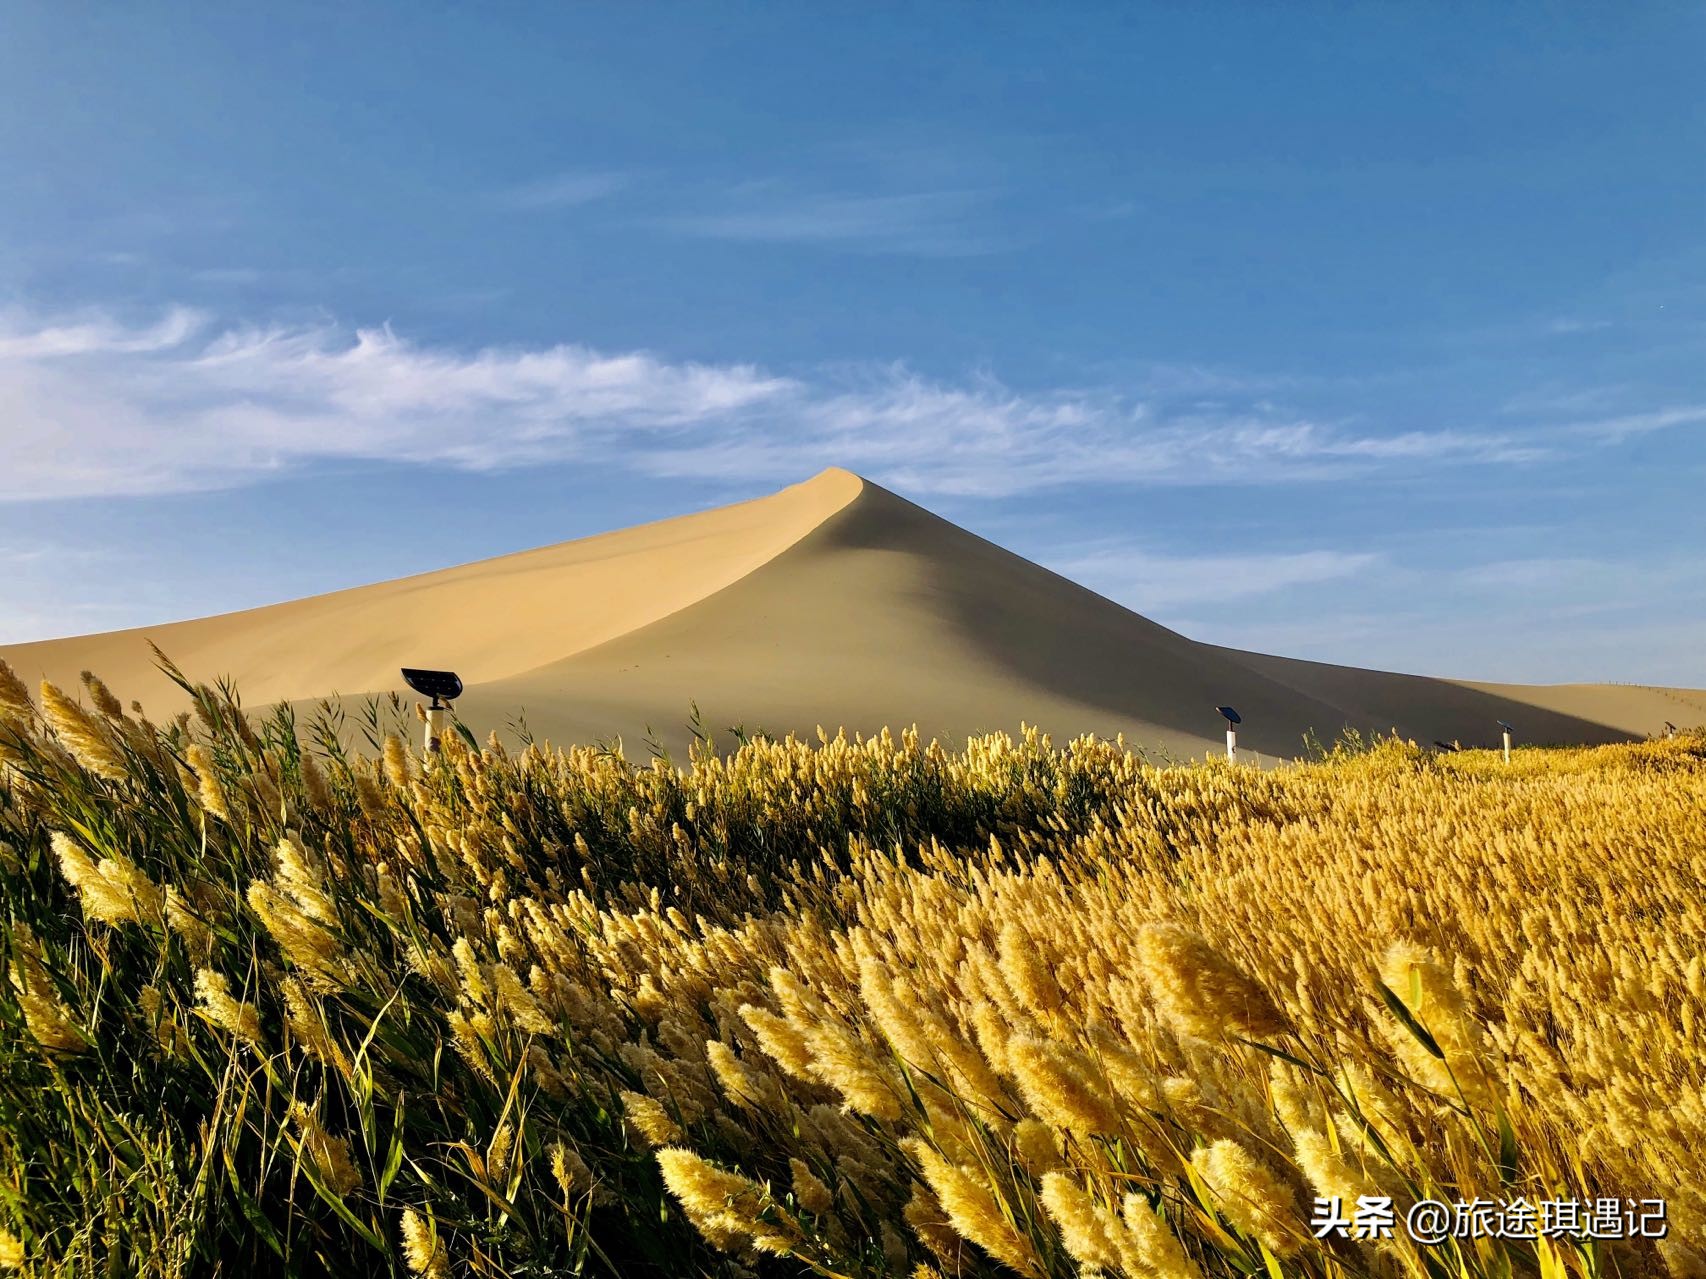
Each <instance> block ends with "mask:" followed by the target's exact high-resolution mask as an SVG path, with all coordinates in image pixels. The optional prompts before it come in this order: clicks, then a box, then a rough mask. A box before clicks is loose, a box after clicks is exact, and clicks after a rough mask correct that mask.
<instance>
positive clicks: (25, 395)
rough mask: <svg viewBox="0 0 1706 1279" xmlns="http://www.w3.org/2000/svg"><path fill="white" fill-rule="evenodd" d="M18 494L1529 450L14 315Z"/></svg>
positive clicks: (180, 324)
mask: <svg viewBox="0 0 1706 1279" xmlns="http://www.w3.org/2000/svg"><path fill="white" fill-rule="evenodd" d="M0 405H3V406H4V407H3V408H0V414H3V415H4V416H3V418H0V425H3V427H4V431H5V435H6V439H7V443H8V446H9V456H8V465H7V466H6V467H5V468H3V469H0V500H11V501H21V500H29V499H40V498H56V497H57V498H63V497H77V496H96V495H108V494H142V493H157V492H168V491H183V490H192V489H200V488H209V487H219V486H231V485H238V484H242V483H245V482H251V481H253V480H255V479H257V478H260V477H265V476H271V475H277V474H280V473H284V472H287V471H289V470H290V469H291V468H294V467H298V466H301V465H304V464H308V463H312V462H314V461H318V460H330V459H382V460H386V461H392V462H403V463H421V464H436V465H442V466H447V467H455V468H462V469H469V470H491V469H497V468H503V467H512V466H519V465H525V464H529V463H538V462H560V461H566V460H569V459H578V460H591V461H596V462H599V463H602V464H605V465H610V466H615V467H622V468H626V469H629V470H632V471H636V472H640V473H644V474H652V475H660V476H667V475H679V476H692V477H696V478H713V479H723V480H728V481H731V482H738V483H743V484H745V483H752V482H755V481H775V482H787V481H791V480H795V479H798V478H800V477H801V476H803V475H805V474H809V473H810V472H812V471H813V470H816V469H819V468H821V467H824V466H829V465H841V466H849V467H853V468H855V469H858V470H861V471H863V472H865V473H867V474H869V475H871V476H872V478H874V479H877V480H879V481H880V482H885V483H891V484H895V485H897V486H900V487H903V488H907V489H909V490H911V491H914V492H918V493H921V494H938V495H940V494H950V495H951V494H960V495H970V496H1002V495H1008V494H1014V493H1020V492H1028V491H1035V490H1038V489H1042V488H1047V487H1051V486H1059V485H1069V484H1085V483H1088V484H1098V485H1112V486H1145V485H1195V484H1228V483H1241V484H1273V483H1289V482H1296V481H1300V480H1318V479H1330V478H1335V477H1341V476H1348V475H1359V474H1368V473H1371V472H1378V471H1381V470H1386V469H1393V470H1396V469H1402V470H1403V471H1404V472H1405V473H1411V472H1413V471H1414V470H1415V469H1416V468H1417V467H1420V466H1425V465H1426V466H1448V465H1468V464H1476V465H1510V464H1515V463H1520V462H1525V461H1531V460H1533V459H1534V458H1535V457H1536V456H1539V450H1538V449H1537V448H1536V447H1535V446H1533V445H1532V444H1530V443H1528V442H1526V441H1525V440H1523V439H1521V438H1517V437H1513V436H1509V435H1505V434H1501V433H1477V432H1472V431H1459V430H1441V431H1408V432H1404V433H1398V434H1380V433H1378V432H1376V431H1370V430H1364V429H1356V428H1354V427H1352V426H1348V425H1345V424H1342V423H1333V422H1320V421H1314V420H1310V419H1308V418H1304V417H1301V416H1298V415H1295V414H1288V413H1285V412H1283V411H1281V410H1278V409H1275V408H1273V407H1271V406H1266V405H1264V404H1261V403H1257V404H1254V405H1250V406H1245V407H1242V408H1236V409H1232V408H1215V409H1213V410H1205V409H1203V408H1201V407H1193V408H1188V409H1186V410H1183V411H1175V410H1172V409H1170V408H1168V407H1167V406H1166V405H1165V404H1161V403H1157V402H1151V401H1145V400H1142V399H1133V398H1131V397H1129V396H1127V395H1123V394H1120V393H1117V392H1114V391H1110V390H1097V389H1089V390H1086V389H1065V390H1055V391H1046V392H1022V391H1017V390H1014V389H1012V388H1009V387H1007V386H1004V385H1003V384H1001V383H1000V382H999V381H996V380H994V379H992V378H987V377H986V378H980V379H975V380H972V381H969V382H963V383H943V382H939V381H932V380H929V379H926V378H923V377H920V376H918V375H916V374H914V373H912V372H910V371H908V370H906V369H904V368H883V369H875V370H868V371H866V372H864V373H863V374H862V375H857V376H854V375H848V374H846V373H843V374H841V375H840V376H838V377H835V378H831V377H829V376H822V377H817V378H804V377H798V376H793V377H790V376H781V375H777V374H774V373H771V372H768V371H766V370H764V369H762V368H759V367H757V366H755V365H747V364H700V363H692V362H684V361H675V360H670V359H666V358H664V357H662V356H659V355H656V354H653V353H650V352H645V351H632V352H615V353H611V352H603V351H598V350H595V349H592V348H589V347H585V346H578V345H571V344H560V345H555V346H545V347H488V348H483V349H478V350H472V351H469V350H462V349H457V348H451V347H443V346H431V345H426V344H421V343H417V342H412V341H410V340H408V339H407V338H405V337H402V336H399V335H398V334H396V333H394V332H392V331H391V330H390V329H389V328H371V329H370V328H360V329H355V330H348V329H345V328H343V327H341V326H339V325H336V324H333V323H323V324H318V325H308V326H299V327H293V328H292V327H221V326H220V325H218V324H216V323H214V322H213V320H212V319H211V318H210V317H208V316H206V315H203V314H200V313H197V312H194V311H190V310H184V309H178V310H173V311H170V312H168V313H166V314H165V315H164V316H161V317H159V318H155V319H146V320H141V321H136V320H130V321H127V320H125V319H123V318H121V317H118V316H115V315H113V314H109V313H102V312H85V313H82V314H80V315H78V316H74V317H70V318H60V317H52V316H48V317H39V316H31V315H29V314H27V313H24V312H19V311H12V312H9V313H6V314H4V315H0Z"/></svg>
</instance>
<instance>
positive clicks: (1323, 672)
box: [470, 483, 1706, 755]
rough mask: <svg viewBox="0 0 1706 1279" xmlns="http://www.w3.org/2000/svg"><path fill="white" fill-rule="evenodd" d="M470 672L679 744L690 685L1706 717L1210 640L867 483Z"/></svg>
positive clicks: (1137, 733)
mask: <svg viewBox="0 0 1706 1279" xmlns="http://www.w3.org/2000/svg"><path fill="white" fill-rule="evenodd" d="M477 691H478V694H479V697H478V699H477V701H475V702H471V703H470V705H471V706H473V705H478V704H486V705H488V706H490V707H491V708H492V709H494V710H495V709H496V708H497V707H498V706H502V705H525V706H527V707H529V708H530V710H529V718H530V723H532V724H533V725H535V726H536V727H538V726H542V725H545V724H548V723H552V724H563V725H564V726H565V727H567V728H569V729H570V731H571V732H572V734H573V736H575V737H577V738H581V739H585V738H588V737H594V738H597V737H608V736H613V735H618V734H620V735H623V736H625V737H626V739H627V740H628V741H629V742H630V743H632V742H633V741H634V739H635V736H636V734H637V733H639V734H641V735H644V730H645V728H646V727H648V726H649V728H650V730H651V731H652V734H653V735H654V736H655V737H656V738H657V739H658V740H660V741H662V742H663V743H664V744H666V745H669V746H671V747H678V746H679V745H680V744H681V742H682V741H683V739H684V733H683V731H682V720H683V717H684V716H683V708H685V707H686V706H687V704H688V702H689V701H690V700H695V699H696V700H697V702H698V704H699V707H700V710H701V712H702V714H703V721H704V723H705V724H706V725H707V726H708V727H711V728H713V729H723V728H727V727H728V726H730V725H733V724H736V723H740V724H741V725H742V726H743V727H745V728H746V729H748V730H754V729H763V730H765V731H768V732H772V733H782V732H796V733H801V734H809V733H811V732H812V731H813V730H814V729H815V728H816V727H817V726H818V725H820V724H821V725H824V726H827V727H831V728H833V727H835V726H838V725H839V726H845V727H847V728H848V729H849V730H858V731H863V732H871V731H874V730H876V729H878V728H880V727H882V726H884V725H889V726H900V725H906V724H911V723H917V724H918V725H919V726H920V728H921V729H922V730H923V731H924V732H925V733H926V734H937V735H941V736H943V737H959V736H963V735H965V734H967V733H973V732H979V731H987V730H993V729H1007V730H1014V729H1016V727H1017V726H1018V724H1019V723H1020V722H1021V721H1024V722H1028V723H1032V724H1038V725H1040V726H1042V727H1043V728H1045V729H1047V730H1049V731H1050V732H1053V733H1054V734H1056V735H1057V736H1065V735H1069V734H1075V733H1080V732H1097V733H1101V734H1104V735H1111V734H1113V733H1115V732H1123V733H1125V734H1126V735H1127V737H1128V738H1129V739H1130V740H1132V741H1133V742H1134V743H1135V744H1138V745H1142V746H1157V745H1158V746H1161V747H1163V748H1165V749H1167V750H1169V751H1173V752H1177V753H1184V754H1194V753H1200V752H1201V751H1203V750H1205V749H1218V748H1219V747H1220V745H1221V741H1222V738H1221V729H1222V725H1221V722H1220V720H1219V719H1218V717H1217V716H1216V715H1215V713H1214V707H1215V706H1216V705H1217V704H1219V703H1223V702H1230V703H1231V704H1233V705H1235V706H1237V707H1238V709H1239V710H1240V712H1241V713H1242V714H1243V715H1244V717H1245V721H1246V722H1245V725H1244V727H1243V728H1242V729H1241V730H1240V736H1239V741H1240V744H1241V745H1244V746H1247V747H1249V748H1251V749H1254V750H1257V751H1260V752H1264V753H1267V754H1270V755H1291V754H1295V753H1297V751H1298V750H1299V748H1300V745H1301V740H1302V736H1303V734H1304V732H1305V731H1306V730H1309V729H1313V730H1314V731H1315V732H1316V733H1317V734H1319V735H1320V736H1321V737H1322V738H1323V739H1328V740H1330V739H1331V738H1332V737H1333V736H1334V735H1335V734H1336V733H1337V732H1338V731H1339V730H1340V729H1341V728H1343V727H1346V726H1352V727H1356V728H1359V729H1362V730H1363V731H1365V732H1372V731H1385V730H1388V729H1391V728H1394V727H1396V728H1398V729H1400V730H1401V731H1403V732H1405V733H1407V734H1408V735H1410V736H1415V737H1419V738H1421V739H1422V740H1424V741H1426V740H1432V739H1433V738H1435V737H1440V738H1445V739H1461V740H1463V741H1464V742H1465V743H1468V742H1471V741H1474V740H1478V739H1479V738H1480V737H1482V736H1484V735H1485V732H1486V730H1488V729H1492V730H1493V732H1494V735H1495V739H1496V728H1494V726H1495V725H1496V721H1497V720H1499V719H1508V720H1511V721H1512V722H1513V723H1519V724H1520V725H1521V727H1522V731H1523V733H1524V735H1525V740H1533V741H1541V740H1546V741H1551V740H1556V741H1581V742H1597V741H1609V740H1616V739H1619V738H1623V737H1627V736H1629V735H1632V734H1641V733H1645V732H1649V731H1657V730H1658V728H1659V726H1660V725H1661V724H1662V723H1663V722H1664V720H1665V719H1676V720H1679V722H1693V720H1694V719H1698V720H1706V699H1702V700H1701V703H1700V712H1699V713H1698V714H1697V715H1696V716H1694V717H1693V719H1688V720H1686V721H1685V720H1683V719H1681V718H1679V714H1678V709H1677V705H1676V703H1675V702H1668V701H1666V700H1665V698H1663V697H1661V696H1657V695H1650V694H1647V693H1644V692H1638V693H1637V695H1636V696H1625V694H1626V693H1629V692H1630V690H1625V689H1621V688H1617V687H1611V686H1593V687H1586V688H1584V689H1583V690H1582V691H1581V693H1580V694H1579V695H1577V696H1571V695H1570V692H1571V690H1568V689H1564V690H1560V689H1549V688H1533V689H1526V688H1522V687H1519V686H1497V685H1486V686H1468V685H1462V684H1458V683H1453V682H1450V681H1444V680H1435V679H1426V678H1421V677H1416V676H1403V675H1388V674H1384V673H1381V672H1373V671H1360V670H1353V669H1347V668H1342V667H1332V666H1327V665H1324V664H1321V663H1312V662H1291V661H1288V660H1286V659H1282V658H1267V657H1263V656H1259V655H1254V654H1246V653H1240V652H1237V651H1234V650H1229V649H1222V648H1217V647H1214V646H1211V645H1205V644H1199V643H1196V642H1194V641H1192V640H1189V639H1187V638H1186V637H1184V636H1182V635H1179V634H1177V633H1175V632H1173V631H1169V630H1167V629H1166V628H1164V627H1161V626H1158V625H1156V624H1155V623H1153V622H1150V621H1148V620H1147V619H1145V618H1143V617H1141V616H1139V615H1137V614H1135V613H1132V612H1130V611H1129V610H1127V609H1124V608H1122V607H1120V606H1119V605H1117V604H1114V603H1112V602H1111V601H1109V600H1106V599H1104V598H1102V597H1101V596H1098V595H1095V594H1093V593H1092V592H1090V591H1088V590H1085V589H1084V588H1082V587H1080V586H1078V585H1076V584H1075V583H1073V582H1070V581H1068V580H1066V579H1065V578H1062V577H1059V576H1057V575H1055V574H1053V573H1050V572H1048V571H1046V570H1044V569H1042V568H1039V567H1038V566H1036V565H1035V564H1032V563H1030V562H1028V561H1026V560H1023V559H1021V558H1019V557H1018V556H1016V555H1013V554H1011V553H1010V552H1007V551H1004V550H1002V549H1001V548H999V547H997V546H994V545H992V544H990V543H988V542H985V541H983V540H982V539H980V538H977V537H975V536H973V535H972V534H969V533H967V532H965V531H964V530H963V529H960V528H957V527H955V526H954V525H952V524H949V523H948V522H946V521H944V520H942V519H939V518H938V517H936V516H934V515H932V514H930V513H929V512H927V511H925V510H923V509H921V508H919V507H917V506H915V505H913V504H912V503H910V502H907V501H905V500H903V499H901V498H899V497H896V496H895V495H894V494H892V493H889V492H887V491H886V490H884V489H882V488H879V487H878V486H876V485H873V484H870V483H866V484H865V485H864V487H863V489H862V491H861V492H860V494H859V495H858V497H857V498H856V499H855V500H854V501H852V502H850V503H848V504H847V505H846V506H844V507H842V508H841V509H840V510H838V511H837V512H836V513H835V514H834V515H833V516H831V517H830V518H829V519H827V520H826V521H825V522H824V523H823V525H822V526H820V527H819V528H817V529H816V530H814V531H813V532H812V533H811V534H810V535H809V536H807V537H805V538H803V539H801V540H800V541H799V542H797V543H796V544H795V545H793V546H792V547H790V548H789V549H788V550H787V551H786V552H784V553H783V554H781V555H779V556H778V557H777V558H776V559H775V560H773V561H771V562H770V563H768V564H766V565H764V566H763V567H762V568H761V569H759V570H757V571H755V572H754V573H752V574H750V575H749V576H747V577H745V578H743V579H741V580H740V581H739V582H736V583H734V584H733V585H732V586H730V587H728V588H726V589H725V590H723V591H720V592H718V593H717V594H716V595H714V596H711V597H708V598H706V599H705V600H703V601H701V602H700V603H698V604H696V605H694V606H693V607H691V608H688V609H686V610H683V611H682V612H680V613H677V614H674V615H672V616H670V617H667V618H664V619H662V620H660V621H658V622H655V623H653V624H652V625H650V626H647V627H643V628H640V629H638V630H636V631H634V632H633V633H631V634H628V635H625V636H622V637H620V638H619V639H616V640H612V641H610V642H609V643H607V644H604V645H601V646H599V647H597V648H594V649H590V650H588V651H586V652H584V653H580V654H578V655H576V656H574V657H571V658H569V659H567V660H565V661H562V662H558V663H554V664H552V665H550V666H547V667H544V668H541V669H540V670H537V671H531V672H528V673H526V674H524V675H521V676H517V677H515V678H513V679H510V680H505V681H501V682H498V683H496V684H493V685H491V686H490V687H487V688H482V689H479V690H477ZM488 699H489V701H488ZM1543 706H1544V708H1542V707H1543ZM1665 706H1668V707H1669V711H1668V713H1663V714H1661V713H1659V711H1660V709H1662V708H1663V707H1665Z"/></svg>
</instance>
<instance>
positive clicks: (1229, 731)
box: [1214, 706, 1244, 760]
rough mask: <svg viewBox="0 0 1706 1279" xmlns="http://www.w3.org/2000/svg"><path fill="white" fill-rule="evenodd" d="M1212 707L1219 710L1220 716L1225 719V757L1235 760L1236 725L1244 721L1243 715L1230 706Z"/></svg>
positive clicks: (1236, 756) (1236, 754) (1236, 750)
mask: <svg viewBox="0 0 1706 1279" xmlns="http://www.w3.org/2000/svg"><path fill="white" fill-rule="evenodd" d="M1214 709H1215V710H1217V711H1219V712H1220V714H1221V717H1222V718H1223V719H1225V720H1226V758H1227V759H1230V760H1236V759H1237V758H1238V725H1239V724H1241V723H1243V722H1244V719H1243V716H1241V715H1239V714H1238V712H1237V711H1235V710H1233V709H1232V708H1231V707H1230V706H1216V707H1215V708H1214Z"/></svg>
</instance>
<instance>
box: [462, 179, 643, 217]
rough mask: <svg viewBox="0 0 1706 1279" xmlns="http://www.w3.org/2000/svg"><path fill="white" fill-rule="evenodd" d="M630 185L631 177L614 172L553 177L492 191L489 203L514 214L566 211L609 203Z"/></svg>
mask: <svg viewBox="0 0 1706 1279" xmlns="http://www.w3.org/2000/svg"><path fill="white" fill-rule="evenodd" d="M631 181H632V176H631V175H630V174H627V173H622V172H619V171H615V170H604V171H587V172H578V173H555V174H551V175H550V176H548V177H543V178H536V179H534V180H533V181H531V182H522V183H518V184H517V185H515V186H510V187H505V188H503V189H502V190H500V191H494V192H492V193H491V195H490V196H489V202H490V203H491V204H493V205H494V206H496V207H497V208H500V209H509V210H512V211H515V212H533V211H537V210H543V209H568V208H574V207H575V206H577V205H582V204H592V203H594V202H596V201H598V200H604V199H608V198H609V197H610V196H613V195H615V194H616V193H617V192H619V191H621V190H622V189H623V188H625V187H627V186H628V185H629V183H630V182H631Z"/></svg>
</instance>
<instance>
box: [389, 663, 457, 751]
mask: <svg viewBox="0 0 1706 1279" xmlns="http://www.w3.org/2000/svg"><path fill="white" fill-rule="evenodd" d="M403 682H404V683H406V684H407V685H408V686H409V687H410V688H412V689H414V690H415V692H417V693H421V694H423V695H425V696H427V697H430V698H432V704H431V705H429V706H428V707H427V709H426V753H427V754H428V755H434V754H437V753H438V751H439V749H440V748H441V747H442V745H443V743H444V712H445V711H447V710H449V709H450V707H449V705H448V703H450V702H454V701H455V700H456V699H457V698H458V697H461V696H462V681H461V680H460V679H459V678H458V677H457V675H456V672H455V671H424V670H420V669H418V668H416V667H412V666H405V667H404V668H403ZM441 699H442V700H441Z"/></svg>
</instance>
